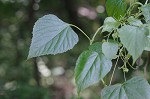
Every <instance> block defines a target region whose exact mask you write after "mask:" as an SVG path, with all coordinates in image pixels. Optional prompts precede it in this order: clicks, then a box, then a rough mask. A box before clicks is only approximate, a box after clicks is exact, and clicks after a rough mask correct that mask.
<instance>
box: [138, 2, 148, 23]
mask: <svg viewBox="0 0 150 99" xmlns="http://www.w3.org/2000/svg"><path fill="white" fill-rule="evenodd" d="M140 9H141V10H142V14H143V15H144V17H145V20H146V22H150V3H149V4H146V5H143V6H142V7H140Z"/></svg>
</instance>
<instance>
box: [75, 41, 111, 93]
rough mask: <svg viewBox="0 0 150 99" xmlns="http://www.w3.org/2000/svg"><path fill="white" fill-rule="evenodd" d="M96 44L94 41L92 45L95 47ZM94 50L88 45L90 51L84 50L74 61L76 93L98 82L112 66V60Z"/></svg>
mask: <svg viewBox="0 0 150 99" xmlns="http://www.w3.org/2000/svg"><path fill="white" fill-rule="evenodd" d="M97 44H98V46H99V44H100V43H96V44H94V45H92V46H93V47H95V45H97ZM97 48H98V47H97ZM98 49H99V48H98ZM92 50H93V51H92ZM94 50H96V51H98V50H97V49H95V48H92V47H90V51H84V52H83V53H82V54H81V55H80V56H79V58H78V60H77V62H76V68H75V80H76V85H77V90H78V93H80V91H82V90H83V89H85V88H87V87H89V86H91V85H93V84H95V83H98V82H99V81H100V80H101V79H103V77H105V76H106V74H107V73H108V72H109V71H110V69H111V67H112V62H111V61H110V60H108V59H107V58H106V57H105V56H104V55H103V54H102V53H97V52H96V51H94Z"/></svg>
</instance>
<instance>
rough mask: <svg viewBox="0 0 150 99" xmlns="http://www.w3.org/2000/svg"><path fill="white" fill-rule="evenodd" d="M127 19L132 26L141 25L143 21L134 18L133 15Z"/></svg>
mask: <svg viewBox="0 0 150 99" xmlns="http://www.w3.org/2000/svg"><path fill="white" fill-rule="evenodd" d="M127 21H128V22H129V24H130V25H133V26H141V25H143V23H142V22H141V21H140V20H138V19H135V18H134V17H133V16H131V17H129V18H128V19H127Z"/></svg>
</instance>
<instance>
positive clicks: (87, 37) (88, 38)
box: [69, 24, 91, 44]
mask: <svg viewBox="0 0 150 99" xmlns="http://www.w3.org/2000/svg"><path fill="white" fill-rule="evenodd" d="M69 25H70V26H72V27H75V28H76V29H78V30H79V31H80V32H81V33H83V34H84V36H86V38H87V39H88V40H89V42H90V44H91V39H90V37H89V36H88V35H87V34H86V33H85V32H84V31H83V30H81V29H80V28H79V27H77V26H76V25H73V24H69Z"/></svg>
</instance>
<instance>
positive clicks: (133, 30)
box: [119, 25, 148, 63]
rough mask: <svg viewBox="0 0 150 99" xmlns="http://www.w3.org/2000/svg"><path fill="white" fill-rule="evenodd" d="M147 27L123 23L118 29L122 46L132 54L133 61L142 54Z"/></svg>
mask: <svg viewBox="0 0 150 99" xmlns="http://www.w3.org/2000/svg"><path fill="white" fill-rule="evenodd" d="M147 32H148V31H147V29H145V28H140V27H135V26H130V25H125V26H123V27H122V28H121V29H119V36H120V40H121V42H122V43H123V46H124V47H125V48H126V49H127V50H128V52H129V54H130V55H132V58H133V63H135V61H136V60H137V58H138V57H139V56H140V55H141V54H142V52H143V50H144V48H145V46H146V42H147V37H146V34H147Z"/></svg>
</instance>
